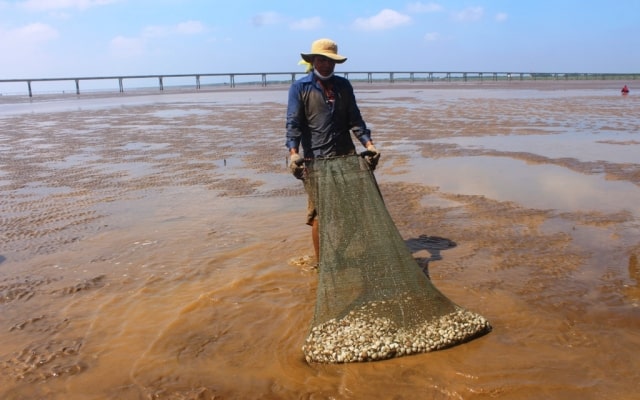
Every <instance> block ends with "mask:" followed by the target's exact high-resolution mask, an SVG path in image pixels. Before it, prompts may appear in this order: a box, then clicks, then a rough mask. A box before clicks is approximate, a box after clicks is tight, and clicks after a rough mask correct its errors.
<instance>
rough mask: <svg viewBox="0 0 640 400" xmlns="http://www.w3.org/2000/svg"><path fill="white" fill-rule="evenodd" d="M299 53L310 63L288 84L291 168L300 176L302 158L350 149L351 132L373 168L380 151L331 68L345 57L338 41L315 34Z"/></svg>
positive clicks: (313, 221) (314, 222)
mask: <svg viewBox="0 0 640 400" xmlns="http://www.w3.org/2000/svg"><path fill="white" fill-rule="evenodd" d="M300 55H301V56H302V59H303V60H304V61H305V62H307V63H309V64H310V65H311V71H310V72H309V74H308V75H306V76H304V77H302V78H300V79H298V80H296V81H295V82H294V83H293V84H292V85H291V87H290V89H289V100H288V106H287V125H286V128H287V134H286V146H287V149H288V150H289V155H290V157H291V161H290V164H289V168H290V169H291V172H292V173H293V175H294V176H295V177H296V178H298V179H303V180H304V178H305V169H304V166H303V164H304V161H305V160H307V161H309V160H313V159H315V158H324V157H336V156H343V155H351V154H356V147H355V145H354V143H353V139H352V137H351V134H353V135H354V136H355V137H356V138H357V139H358V140H359V141H360V143H362V145H363V146H364V147H365V148H366V149H367V151H368V154H369V156H368V157H367V161H368V162H369V164H370V166H371V168H372V169H374V168H375V166H376V164H377V162H378V159H379V157H380V153H379V152H378V150H376V148H375V146H374V145H373V141H372V140H371V132H370V131H369V129H367V126H366V124H365V122H364V120H363V119H362V116H361V114H360V109H359V108H358V105H357V104H356V98H355V95H354V92H353V87H352V86H351V83H350V82H349V81H348V80H347V79H345V78H343V77H340V76H335V75H334V73H333V72H334V69H335V66H336V64H342V63H343V62H345V61H346V60H347V58H346V57H344V56H341V55H340V54H338V45H337V44H336V43H335V42H334V41H332V40H330V39H319V40H316V41H315V42H313V43H312V44H311V51H310V52H309V53H301V54H300ZM300 145H302V150H303V155H302V156H301V155H300V154H299V150H300ZM305 189H306V190H307V194H308V197H309V201H308V210H307V225H310V226H311V227H312V229H311V235H312V239H313V247H314V251H315V255H316V261H319V260H320V257H319V253H320V244H319V239H318V238H319V236H318V218H317V217H318V212H317V210H316V208H315V205H314V204H313V196H312V193H311V191H310V190H309V187H308V184H307V182H306V181H305Z"/></svg>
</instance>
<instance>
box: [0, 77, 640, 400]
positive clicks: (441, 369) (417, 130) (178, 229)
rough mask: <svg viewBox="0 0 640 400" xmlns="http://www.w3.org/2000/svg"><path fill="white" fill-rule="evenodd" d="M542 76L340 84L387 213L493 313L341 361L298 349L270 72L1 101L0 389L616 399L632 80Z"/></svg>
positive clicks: (467, 298)
mask: <svg viewBox="0 0 640 400" xmlns="http://www.w3.org/2000/svg"><path fill="white" fill-rule="evenodd" d="M539 83H540V82H538V83H533V82H529V83H522V84H512V83H509V84H507V83H502V84H482V85H471V84H470V85H464V84H458V85H428V84H425V85H420V84H416V85H356V89H357V93H356V94H357V96H358V98H359V103H360V107H361V109H362V112H363V115H364V117H365V119H366V120H367V122H368V123H369V125H370V127H371V128H372V131H373V134H374V139H375V141H376V143H377V146H378V147H379V149H380V150H381V151H382V158H381V162H380V166H379V168H378V170H377V172H376V177H377V179H378V183H379V184H380V188H381V191H382V194H383V197H384V199H385V203H386V205H387V207H388V209H389V211H390V213H391V215H392V217H393V219H394V221H395V222H396V225H397V227H398V229H399V231H400V232H401V234H402V236H403V238H405V240H406V241H407V244H408V245H409V246H410V249H411V250H412V252H413V254H414V257H415V258H416V259H417V260H418V261H419V262H420V263H421V264H423V265H426V266H427V267H428V270H429V274H430V276H431V279H432V282H433V283H434V285H435V286H436V287H437V288H438V289H439V290H440V291H442V292H443V293H444V294H445V295H446V296H447V297H449V298H450V299H452V300H453V301H454V302H456V303H457V304H459V305H461V306H463V307H465V308H467V309H470V310H472V311H474V312H477V313H479V314H481V315H483V316H485V317H486V318H487V319H488V320H489V321H490V322H491V325H492V326H493V331H492V332H491V333H489V334H488V335H485V336H483V337H481V338H478V339H475V340H473V341H471V342H469V343H465V344H463V345H460V346H456V347H453V348H450V349H447V350H441V351H436V352H431V353H427V354H420V355H413V356H408V357H401V358H397V359H392V360H386V361H379V362H370V363H361V364H346V365H309V364H307V363H306V362H305V361H304V358H303V355H302V351H301V346H302V343H303V341H304V339H305V338H306V336H307V333H308V329H309V323H310V321H311V318H312V316H313V309H314V305H315V291H316V283H317V272H316V271H315V270H314V269H313V268H311V267H310V265H309V264H310V261H308V260H309V257H310V255H311V254H312V253H313V250H312V247H311V241H310V232H309V230H308V227H307V226H306V225H305V224H304V219H305V207H306V197H305V194H304V192H303V189H302V185H301V184H300V182H299V181H297V180H295V179H294V178H293V177H292V176H291V175H290V174H289V172H288V170H287V169H286V152H285V149H284V114H285V106H286V104H285V102H286V87H281V88H277V87H276V88H267V89H259V88H255V89H253V90H231V91H213V92H199V93H193V92H191V93H170V92H165V93H163V94H150V95H136V96H134V95H124V96H118V95H112V96H97V95H96V96H87V97H82V96H81V97H80V98H76V97H75V96H72V97H69V96H65V97H62V98H47V99H37V100H34V101H32V102H26V101H16V102H13V103H12V102H8V101H7V99H3V100H2V101H3V102H2V103H1V104H0V211H1V214H0V218H1V219H0V225H1V226H2V229H1V231H0V238H1V243H2V248H1V249H0V315H1V316H2V317H1V319H0V371H1V372H2V373H1V374H0V398H3V399H36V398H37V399H213V398H216V399H245V398H263V399H298V398H309V399H326V398H334V399H360V398H394V399H414V398H430V399H484V398H499V399H538V398H554V399H603V398H612V399H614V398H615V399H633V398H635V397H636V396H637V393H638V391H639V390H640V383H639V382H640V360H639V359H638V357H637V354H636V353H637V351H638V350H640V333H639V332H640V308H639V305H640V263H639V262H638V258H639V257H640V239H639V238H640V158H638V154H640V136H639V134H640V100H639V99H640V97H638V96H636V95H634V91H633V85H630V86H631V89H632V92H631V94H630V95H629V96H621V95H620V92H619V90H620V87H622V86H623V84H625V83H627V84H628V82H624V83H623V82H607V81H600V82H591V81H588V82H553V83H549V82H544V83H542V84H540V85H538V84H539ZM423 235H427V236H432V237H440V238H445V239H448V240H450V241H453V242H455V246H454V247H451V248H447V249H442V248H437V247H430V245H429V243H428V242H425V241H424V240H420V238H421V237H424V236H423ZM311 262H312V260H311Z"/></svg>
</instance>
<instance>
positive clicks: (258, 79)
mask: <svg viewBox="0 0 640 400" xmlns="http://www.w3.org/2000/svg"><path fill="white" fill-rule="evenodd" d="M336 74H338V75H342V76H344V77H345V78H348V79H351V80H352V81H354V82H356V81H360V82H367V83H373V82H389V83H394V82H407V83H413V82H483V81H511V80H529V81H532V80H620V79H627V80H635V79H638V78H640V73H617V74H611V73H531V72H429V71H427V72H391V71H378V72H358V71H354V72H336ZM302 75H305V73H304V72H266V73H264V72H263V73H220V74H172V75H128V76H93V77H91V76H87V77H77V78H34V79H0V84H10V85H15V84H23V83H25V84H26V86H27V87H26V89H27V93H28V95H29V97H33V94H34V90H33V89H34V86H36V85H37V86H39V87H45V88H46V87H47V86H48V85H49V87H50V84H51V83H56V84H57V85H56V88H57V91H55V92H57V93H59V92H60V91H62V92H63V93H66V92H67V91H69V92H72V91H73V90H75V94H76V95H79V94H80V83H81V82H97V81H117V83H118V91H119V92H120V93H124V91H125V81H129V82H132V83H133V84H132V85H131V86H130V88H131V90H134V89H139V88H141V87H146V88H149V87H152V88H153V87H156V88H157V89H159V90H161V91H162V90H164V88H165V86H167V87H168V86H172V87H175V86H179V87H185V88H188V87H192V88H194V89H195V90H200V89H202V88H203V86H211V87H214V86H224V87H231V88H234V87H236V86H237V85H260V86H263V87H264V86H267V85H269V84H284V83H292V82H293V81H295V80H296V77H297V76H302ZM149 80H151V82H154V81H155V82H156V83H155V84H152V85H151V86H149V83H148V82H149ZM136 83H137V85H136ZM169 83H172V84H171V85H168V84H169ZM1 88H2V86H0V89H1ZM94 90H95V89H93V90H92V89H88V90H87V91H94ZM103 90H111V89H103ZM21 91H22V90H21ZM50 91H51V89H50V90H49V91H45V92H50ZM0 94H1V92H0Z"/></svg>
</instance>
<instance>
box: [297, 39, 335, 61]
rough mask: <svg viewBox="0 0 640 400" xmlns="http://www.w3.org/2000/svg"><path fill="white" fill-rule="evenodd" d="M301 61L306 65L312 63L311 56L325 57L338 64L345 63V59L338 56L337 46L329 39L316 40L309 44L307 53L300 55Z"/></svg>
mask: <svg viewBox="0 0 640 400" xmlns="http://www.w3.org/2000/svg"><path fill="white" fill-rule="evenodd" d="M300 55H301V56H302V59H303V60H305V61H306V62H308V63H312V62H313V56H325V57H327V58H330V59H332V60H333V61H335V62H336V63H338V64H342V63H343V62H345V61H347V57H344V56H341V55H340V54H338V44H337V43H336V42H334V41H333V40H331V39H318V40H316V41H315V42H313V43H312V44H311V51H310V52H309V53H300Z"/></svg>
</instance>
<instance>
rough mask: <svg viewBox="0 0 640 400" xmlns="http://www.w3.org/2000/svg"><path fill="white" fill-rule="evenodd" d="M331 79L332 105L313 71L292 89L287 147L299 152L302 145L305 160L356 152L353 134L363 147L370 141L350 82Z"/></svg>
mask: <svg viewBox="0 0 640 400" xmlns="http://www.w3.org/2000/svg"><path fill="white" fill-rule="evenodd" d="M330 79H331V82H332V84H333V91H334V94H335V96H334V98H335V100H334V103H333V104H331V102H330V101H328V99H327V98H326V96H325V93H324V90H323V88H322V86H321V83H320V82H318V79H317V78H316V77H315V76H314V74H313V72H310V73H309V74H308V75H306V76H304V77H302V78H300V79H298V80H296V81H295V82H294V83H293V84H292V85H291V87H290V88H289V100H288V106H287V126H286V128H287V134H286V146H287V148H288V149H292V148H293V149H296V150H299V147H300V145H302V149H303V151H304V158H317V157H332V156H340V155H345V154H353V153H355V146H354V144H353V139H352V138H351V134H350V132H353V134H354V136H355V137H356V138H357V139H358V140H359V141H360V142H361V143H362V144H363V145H365V144H366V143H367V142H368V141H370V140H371V134H370V132H369V130H368V129H367V126H366V124H365V122H364V120H363V119H362V115H361V114H360V109H359V108H358V105H357V104H356V98H355V95H354V93H353V87H352V86H351V83H350V82H349V80H347V79H346V78H343V77H340V76H335V75H334V76H333V77H331V78H330Z"/></svg>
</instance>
